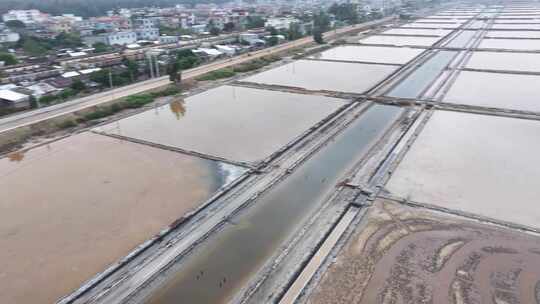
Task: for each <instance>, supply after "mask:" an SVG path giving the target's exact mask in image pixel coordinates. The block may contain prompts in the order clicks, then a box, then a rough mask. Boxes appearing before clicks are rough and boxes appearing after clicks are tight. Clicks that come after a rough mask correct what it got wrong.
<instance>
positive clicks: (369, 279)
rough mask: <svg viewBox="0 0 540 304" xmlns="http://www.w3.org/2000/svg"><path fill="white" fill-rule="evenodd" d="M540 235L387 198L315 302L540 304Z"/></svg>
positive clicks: (333, 268) (355, 237) (359, 232)
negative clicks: (411, 205)
mask: <svg viewBox="0 0 540 304" xmlns="http://www.w3.org/2000/svg"><path fill="white" fill-rule="evenodd" d="M539 249H540V238H539V237H538V236H535V235H532V234H524V233H520V232H516V231H512V230H507V229H504V228H501V227H496V226H491V225H489V226H488V225H484V224H481V223H479V222H472V221H466V220H461V219H460V218H457V217H445V216H442V215H441V214H440V213H437V214H435V213H432V212H430V211H425V210H423V209H420V211H419V210H418V209H413V208H411V207H404V206H401V205H398V204H396V203H392V202H389V201H383V200H379V201H377V202H376V203H375V204H374V205H373V206H372V207H370V210H369V212H368V213H367V214H366V215H365V217H364V219H362V222H361V224H360V225H359V227H358V228H357V231H356V232H355V233H354V234H353V235H352V236H351V239H350V240H349V241H348V243H347V244H345V247H344V248H343V249H342V251H341V253H340V254H339V255H338V257H337V258H336V260H335V261H334V263H333V264H332V265H331V266H330V267H329V269H328V270H327V271H326V273H325V274H324V275H323V277H322V279H321V282H320V283H319V285H318V286H316V287H315V290H314V291H313V293H312V294H311V296H310V297H309V299H308V301H307V302H308V303H312V304H315V303H385V304H386V303H456V304H473V303H496V304H502V303H504V304H517V303H527V304H532V303H540V250H539Z"/></svg>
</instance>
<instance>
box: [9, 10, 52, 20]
mask: <svg viewBox="0 0 540 304" xmlns="http://www.w3.org/2000/svg"><path fill="white" fill-rule="evenodd" d="M2 19H3V20H4V22H6V21H13V20H19V21H21V22H23V23H25V24H28V23H40V22H43V21H45V20H47V15H46V14H43V13H42V12H40V11H38V10H35V9H32V10H10V11H8V12H7V13H5V14H3V15H2Z"/></svg>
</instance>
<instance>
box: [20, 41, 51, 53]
mask: <svg viewBox="0 0 540 304" xmlns="http://www.w3.org/2000/svg"><path fill="white" fill-rule="evenodd" d="M22 49H23V50H24V52H25V53H27V54H29V55H30V56H42V55H45V54H46V53H47V51H48V48H47V47H45V46H44V45H42V44H41V43H39V41H37V40H36V39H24V41H23V43H22Z"/></svg>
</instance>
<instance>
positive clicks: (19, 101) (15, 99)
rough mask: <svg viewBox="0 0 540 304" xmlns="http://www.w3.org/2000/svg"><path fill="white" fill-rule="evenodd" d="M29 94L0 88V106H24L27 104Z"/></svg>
mask: <svg viewBox="0 0 540 304" xmlns="http://www.w3.org/2000/svg"><path fill="white" fill-rule="evenodd" d="M29 101H30V96H28V95H25V94H21V93H18V92H15V91H11V90H0V107H8V108H24V107H27V106H28V105H29Z"/></svg>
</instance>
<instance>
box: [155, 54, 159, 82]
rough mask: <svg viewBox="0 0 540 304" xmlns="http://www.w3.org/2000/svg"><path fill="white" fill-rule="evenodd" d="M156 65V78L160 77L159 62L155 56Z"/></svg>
mask: <svg viewBox="0 0 540 304" xmlns="http://www.w3.org/2000/svg"><path fill="white" fill-rule="evenodd" d="M154 64H155V65H156V77H159V62H158V60H157V57H156V56H155V55H154Z"/></svg>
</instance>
